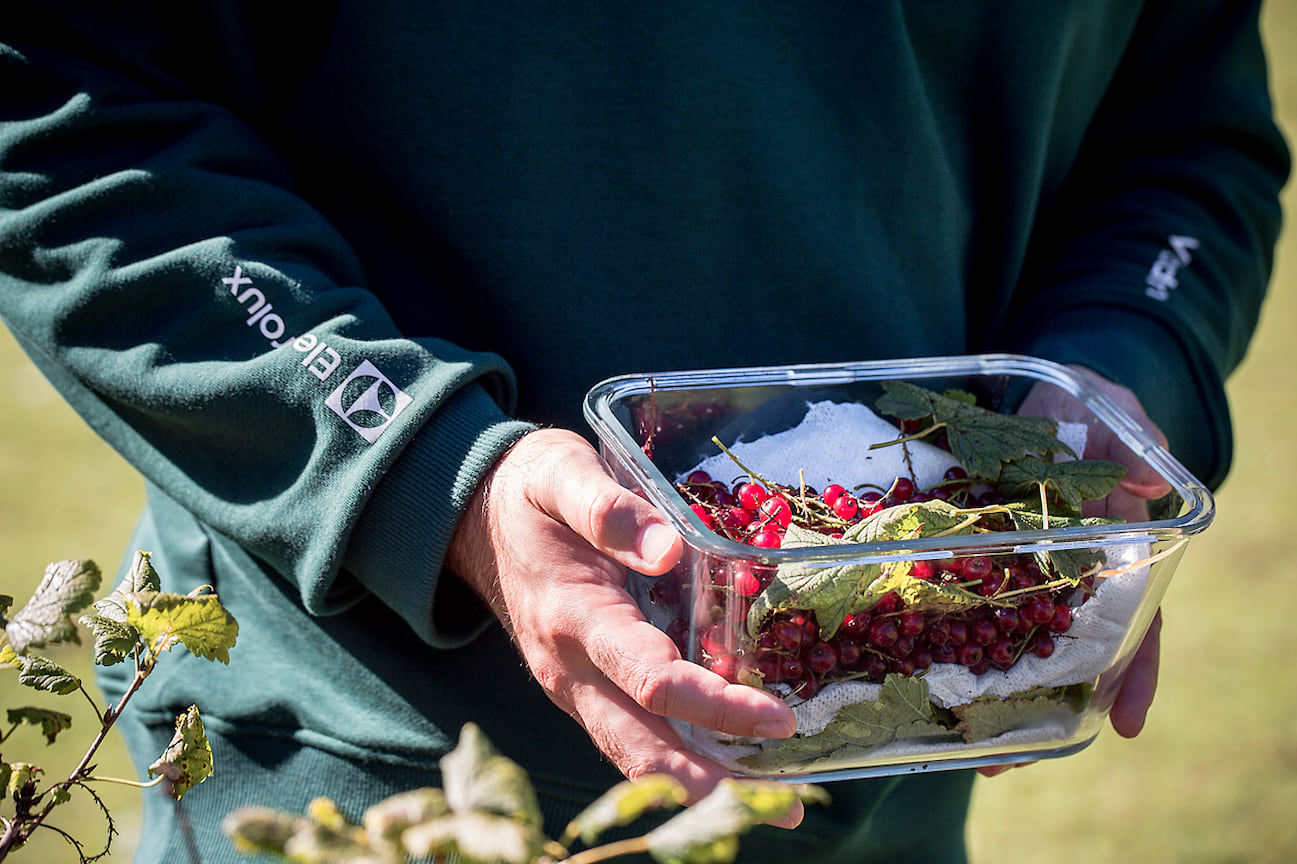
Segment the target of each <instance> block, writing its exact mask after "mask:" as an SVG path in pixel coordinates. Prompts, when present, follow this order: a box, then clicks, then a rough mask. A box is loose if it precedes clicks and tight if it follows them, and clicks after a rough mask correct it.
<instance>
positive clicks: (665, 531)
mask: <svg viewBox="0 0 1297 864" xmlns="http://www.w3.org/2000/svg"><path fill="white" fill-rule="evenodd" d="M675 542H676V532H675V531H674V530H672V529H671V527H670V526H669V525H664V524H663V523H661V522H650V523H649V524H648V525H646V526H644V530H643V531H641V532H640V535H639V555H640V557H641V558H643V559H644V560H645V561H657V560H658V559H660V558H662V557H663V556H665V555H666V554H667V553H668V552H670V551H671V547H672V546H673V545H674V544H675Z"/></svg>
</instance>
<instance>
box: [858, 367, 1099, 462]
mask: <svg viewBox="0 0 1297 864" xmlns="http://www.w3.org/2000/svg"><path fill="white" fill-rule="evenodd" d="M883 389H884V390H885V391H886V392H885V393H884V394H883V395H882V396H881V397H879V399H878V402H877V408H878V410H879V411H880V412H882V413H884V414H888V415H890V416H892V417H895V418H897V419H899V420H922V419H925V418H930V419H931V420H932V426H933V428H934V429H935V427H938V426H941V427H944V428H945V430H946V438H947V440H948V441H949V445H950V452H951V454H952V455H953V456H954V457H955V458H956V459H957V460H958V461H959V462H960V464H962V465H963V466H964V467H965V468H967V469H968V471H969V473H970V474H973V475H974V476H977V477H982V478H985V479H987V480H994V479H996V478H997V477H998V476H999V474H1000V466H1001V465H1002V464H1003V463H1005V462H1012V461H1014V460H1016V459H1021V458H1022V457H1024V456H1026V455H1028V454H1036V455H1039V456H1044V455H1046V454H1052V453H1063V454H1066V455H1069V456H1075V455H1077V454H1075V453H1073V452H1072V450H1071V448H1069V447H1068V446H1067V445H1066V444H1063V443H1062V442H1061V441H1059V440H1058V437H1057V432H1058V423H1057V421H1054V420H1051V419H1049V418H1046V417H1026V416H1022V415H1019V414H999V413H997V412H995V411H988V410H987V409H985V408H980V407H978V406H977V405H975V404H972V403H971V402H969V401H968V400H967V399H966V398H952V397H950V396H943V395H941V394H939V393H935V392H933V391H931V390H928V389H926V388H924V387H920V386H918V385H917V384H911V383H909V382H908V381H885V382H883Z"/></svg>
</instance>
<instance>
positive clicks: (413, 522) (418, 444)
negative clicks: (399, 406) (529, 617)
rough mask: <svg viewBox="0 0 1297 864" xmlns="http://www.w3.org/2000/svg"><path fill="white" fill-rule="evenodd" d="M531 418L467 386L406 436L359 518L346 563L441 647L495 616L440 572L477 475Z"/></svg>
mask: <svg viewBox="0 0 1297 864" xmlns="http://www.w3.org/2000/svg"><path fill="white" fill-rule="evenodd" d="M534 428H535V427H534V426H533V425H531V424H529V423H525V422H522V421H519V420H513V419H511V418H509V417H508V416H506V415H505V414H504V413H503V412H502V411H501V410H500V409H499V407H498V406H497V405H496V403H495V402H494V401H493V400H492V399H491V398H490V396H488V395H487V393H486V391H484V390H482V389H481V388H479V387H477V386H475V385H470V386H467V387H465V388H464V389H463V390H461V391H460V392H458V393H456V394H455V395H454V396H453V397H452V398H451V399H450V400H449V401H447V403H446V404H445V405H444V406H443V407H442V408H441V409H440V410H438V411H437V413H436V414H434V415H433V416H432V417H431V418H430V419H429V420H428V422H427V424H426V425H425V426H424V427H423V428H422V429H421V430H420V431H419V433H418V434H417V435H416V436H415V437H414V438H413V439H412V440H411V441H410V444H409V445H408V446H407V447H406V448H405V450H404V451H403V452H402V453H401V456H400V458H399V459H398V460H397V461H396V462H395V463H394V464H393V465H392V467H391V468H390V469H389V470H388V471H387V473H386V474H385V475H384V476H383V478H382V480H381V481H380V482H379V484H378V487H377V488H376V489H375V490H374V494H373V495H372V496H371V498H370V499H369V502H368V503H367V504H366V506H365V511H364V513H362V514H361V517H360V520H359V521H358V522H357V523H356V527H355V529H354V531H353V532H352V535H351V539H350V541H349V542H348V545H347V553H346V557H345V563H344V566H345V567H346V568H347V569H348V570H349V571H350V572H351V573H352V574H353V575H355V576H356V577H357V578H358V579H359V580H360V581H361V582H362V583H364V584H365V585H366V586H367V587H368V588H369V589H370V590H371V591H372V592H373V593H374V594H375V595H377V596H378V597H379V599H381V600H382V601H383V602H384V603H386V604H387V605H389V606H391V607H392V608H393V609H395V610H396V611H397V612H398V613H399V614H400V615H401V616H402V617H403V618H404V619H405V620H406V621H408V622H409V623H410V626H411V627H413V628H414V630H415V632H417V633H418V634H419V636H420V637H421V638H422V639H424V640H425V641H426V642H428V643H429V644H431V645H433V646H435V647H439V648H453V647H457V646H459V645H462V644H464V643H465V642H468V641H470V640H471V639H473V637H475V636H477V635H478V634H479V633H480V632H481V631H482V629H483V628H484V627H486V626H487V625H488V624H489V623H490V622H491V620H492V617H491V613H490V611H489V610H488V609H487V608H486V606H485V605H483V604H482V603H481V602H479V601H478V599H477V597H476V596H475V595H474V594H473V593H472V592H471V591H470V590H469V589H468V587H467V586H465V585H464V584H463V583H461V582H460V581H459V580H458V579H453V578H448V579H445V580H442V579H441V568H442V563H443V561H444V560H445V557H446V552H447V550H448V549H449V547H450V541H451V538H452V537H453V536H454V533H455V528H456V526H457V525H458V523H459V518H460V515H461V514H462V513H463V512H464V508H465V507H466V506H467V504H468V501H469V499H470V498H471V497H472V495H473V492H474V490H475V489H476V488H477V485H478V483H479V482H480V481H481V478H482V477H483V476H485V474H486V472H487V471H489V470H490V468H491V467H492V466H493V465H494V464H495V463H496V461H497V460H498V459H499V458H500V457H501V456H502V455H504V452H505V451H506V450H507V449H508V448H509V447H510V446H511V445H512V444H513V443H514V442H515V441H517V440H518V439H519V438H521V437H522V436H523V435H525V434H526V433H527V432H529V431H531V430H532V429H534Z"/></svg>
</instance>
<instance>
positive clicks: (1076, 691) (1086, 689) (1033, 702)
mask: <svg viewBox="0 0 1297 864" xmlns="http://www.w3.org/2000/svg"><path fill="white" fill-rule="evenodd" d="M1092 692H1093V690H1092V688H1091V687H1090V686H1089V685H1088V684H1078V685H1070V686H1065V687H1056V688H1036V689H1034V690H1030V691H1026V692H1024V693H1015V694H1013V695H1011V696H1008V697H1005V698H1003V699H1001V698H999V697H996V696H983V697H981V698H979V699H974V700H973V701H972V702H969V703H967V704H964V705H955V706H952V707H951V709H950V710H951V713H953V714H954V715H955V716H956V717H958V718H959V725H958V726H957V727H956V731H958V732H959V733H960V734H961V735H963V736H964V740H965V741H967V742H968V743H970V744H972V743H975V742H977V741H984V740H986V739H987V738H994V737H995V736H996V735H1001V734H1003V733H1005V732H1008V731H1010V730H1012V729H1018V728H1020V727H1022V726H1025V725H1027V724H1029V723H1032V722H1034V721H1036V720H1039V719H1040V718H1042V717H1045V716H1048V715H1049V714H1053V713H1055V712H1057V711H1067V712H1069V713H1075V712H1077V711H1079V710H1081V709H1082V708H1083V707H1084V703H1085V702H1086V701H1088V699H1089V696H1090V694H1091V693H1092Z"/></svg>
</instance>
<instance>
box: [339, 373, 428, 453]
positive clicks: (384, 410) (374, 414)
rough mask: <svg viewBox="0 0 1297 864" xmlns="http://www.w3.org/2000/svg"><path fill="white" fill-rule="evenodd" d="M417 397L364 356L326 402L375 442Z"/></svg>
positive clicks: (358, 433)
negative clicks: (410, 394) (394, 381)
mask: <svg viewBox="0 0 1297 864" xmlns="http://www.w3.org/2000/svg"><path fill="white" fill-rule="evenodd" d="M413 401H414V400H413V399H412V398H410V396H409V395H408V394H406V393H405V392H404V391H402V390H401V388H400V387H397V386H396V385H395V384H393V383H392V379H390V378H388V377H387V376H386V375H384V374H383V373H382V372H379V371H378V367H376V366H375V365H374V364H373V363H370V362H369V361H368V360H364V361H362V362H361V364H360V365H359V366H357V367H356V371H355V372H352V373H351V374H350V375H348V376H347V380H345V381H343V382H342V383H341V384H339V385H338V389H336V390H334V391H333V392H332V393H330V394H329V398H327V399H325V400H324V404H325V405H328V406H329V408H330V409H332V410H333V412H334V413H335V414H337V415H338V416H339V417H341V418H342V419H343V422H345V423H346V424H347V425H348V426H350V427H351V428H352V429H354V430H355V431H356V434H357V435H359V436H360V437H361V438H364V439H365V440H366V441H368V442H369V443H370V444H373V443H374V442H375V441H377V440H378V436H379V435H382V434H383V431H384V430H385V429H387V427H388V426H390V425H391V423H392V421H393V420H395V419H396V416H397V415H398V414H400V413H401V412H402V411H404V410H405V409H406V407H407V406H409V404H410V403H411V402H413Z"/></svg>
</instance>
